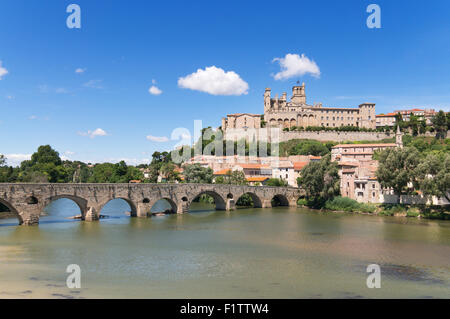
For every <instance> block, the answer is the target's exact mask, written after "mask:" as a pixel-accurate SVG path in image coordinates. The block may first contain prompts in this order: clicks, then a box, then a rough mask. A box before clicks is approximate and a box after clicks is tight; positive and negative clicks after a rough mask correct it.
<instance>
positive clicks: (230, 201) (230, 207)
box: [226, 198, 236, 211]
mask: <svg viewBox="0 0 450 319" xmlns="http://www.w3.org/2000/svg"><path fill="white" fill-rule="evenodd" d="M226 210H227V211H228V210H236V202H235V201H234V199H233V198H228V199H227V206H226Z"/></svg>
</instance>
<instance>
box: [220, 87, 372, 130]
mask: <svg viewBox="0 0 450 319" xmlns="http://www.w3.org/2000/svg"><path fill="white" fill-rule="evenodd" d="M261 118H262V116H261V115H259V114H249V113H238V114H229V115H227V117H226V118H223V119H222V129H223V130H227V129H230V128H240V129H241V128H244V129H245V128H260V127H261ZM263 118H264V122H265V124H266V126H268V127H279V128H292V127H304V128H306V127H308V126H323V127H339V126H356V127H364V128H371V129H375V128H376V119H375V104H374V103H363V104H360V105H359V107H358V108H347V107H323V106H322V104H314V105H308V104H307V102H306V94H305V84H304V83H303V84H302V85H297V86H294V87H293V88H292V97H291V98H290V100H289V101H288V100H287V95H286V93H283V94H282V95H281V97H278V94H277V95H276V96H275V98H272V97H271V90H270V88H267V89H266V90H265V92H264V117H263Z"/></svg>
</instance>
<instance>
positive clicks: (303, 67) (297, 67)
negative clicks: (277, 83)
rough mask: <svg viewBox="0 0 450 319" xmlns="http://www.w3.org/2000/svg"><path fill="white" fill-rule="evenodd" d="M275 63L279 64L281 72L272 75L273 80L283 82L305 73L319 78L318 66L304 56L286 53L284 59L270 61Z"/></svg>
mask: <svg viewBox="0 0 450 319" xmlns="http://www.w3.org/2000/svg"><path fill="white" fill-rule="evenodd" d="M276 61H277V62H278V63H279V64H280V68H281V71H280V72H278V73H277V74H275V75H273V77H274V78H275V80H285V79H289V78H292V77H294V76H302V75H305V74H306V73H309V74H311V75H312V76H314V77H319V76H320V69H319V66H318V65H317V64H316V62H314V61H312V60H310V59H308V57H306V56H305V55H304V54H302V55H301V56H299V55H298V54H291V53H288V54H286V56H285V57H284V58H275V59H273V60H272V62H276Z"/></svg>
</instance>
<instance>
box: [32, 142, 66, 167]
mask: <svg viewBox="0 0 450 319" xmlns="http://www.w3.org/2000/svg"><path fill="white" fill-rule="evenodd" d="M51 163H52V164H54V165H55V166H58V165H61V158H60V157H59V153H58V152H57V151H55V150H54V149H52V148H51V146H50V145H41V146H39V147H38V149H37V152H35V153H33V155H31V165H36V164H51Z"/></svg>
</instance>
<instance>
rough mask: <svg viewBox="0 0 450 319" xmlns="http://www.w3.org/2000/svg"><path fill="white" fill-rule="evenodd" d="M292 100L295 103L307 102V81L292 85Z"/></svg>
mask: <svg viewBox="0 0 450 319" xmlns="http://www.w3.org/2000/svg"><path fill="white" fill-rule="evenodd" d="M291 102H292V103H294V104H301V105H302V104H306V94H305V83H302V85H301V86H300V85H296V86H293V87H292V98H291Z"/></svg>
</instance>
